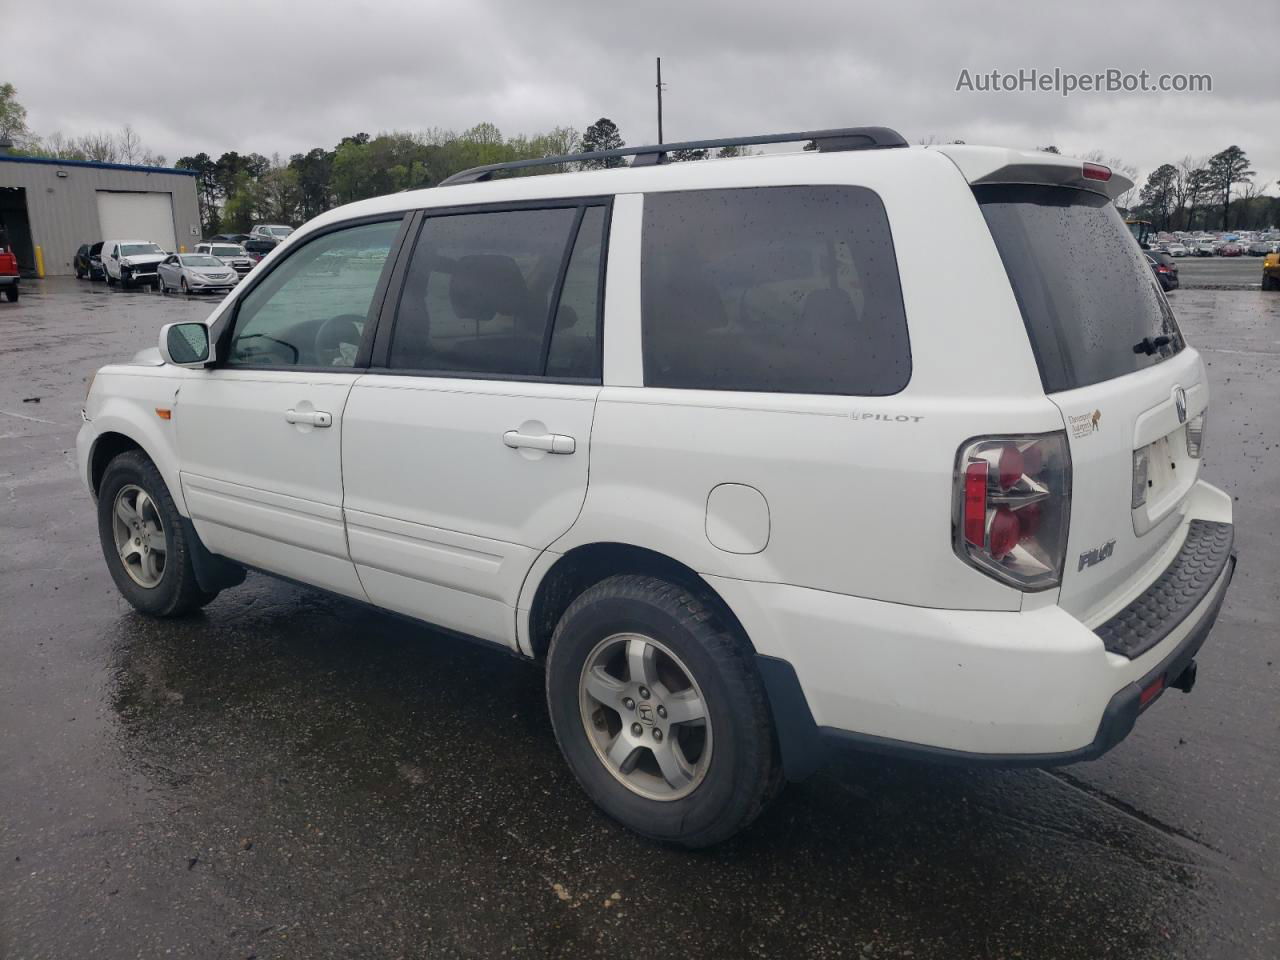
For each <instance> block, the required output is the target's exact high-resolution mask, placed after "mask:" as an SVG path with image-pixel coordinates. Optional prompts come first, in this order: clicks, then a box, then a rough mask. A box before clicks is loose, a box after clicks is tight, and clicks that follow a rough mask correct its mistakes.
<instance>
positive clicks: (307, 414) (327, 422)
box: [284, 410, 333, 427]
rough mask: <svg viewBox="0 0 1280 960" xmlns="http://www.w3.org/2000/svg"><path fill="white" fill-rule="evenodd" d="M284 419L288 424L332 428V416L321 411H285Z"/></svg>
mask: <svg viewBox="0 0 1280 960" xmlns="http://www.w3.org/2000/svg"><path fill="white" fill-rule="evenodd" d="M284 418H285V421H286V422H288V423H309V424H311V426H313V427H331V426H333V414H332V413H326V412H325V411H323V410H286V411H285V413H284Z"/></svg>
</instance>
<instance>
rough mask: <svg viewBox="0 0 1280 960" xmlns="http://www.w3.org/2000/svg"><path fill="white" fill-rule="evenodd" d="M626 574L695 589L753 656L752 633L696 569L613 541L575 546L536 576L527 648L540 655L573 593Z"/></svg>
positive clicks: (529, 610)
mask: <svg viewBox="0 0 1280 960" xmlns="http://www.w3.org/2000/svg"><path fill="white" fill-rule="evenodd" d="M535 569H536V568H535ZM624 573H633V574H634V573H640V574H649V575H651V576H655V577H661V578H662V579H664V580H669V581H671V582H673V583H678V584H681V585H682V586H685V587H687V588H688V589H690V590H695V591H697V592H698V593H699V594H700V595H702V596H703V597H705V598H706V599H707V600H708V601H709V602H710V603H711V604H712V605H713V606H714V607H715V608H716V612H717V613H718V614H720V615H721V616H722V617H723V618H724V619H725V621H726V622H727V623H729V624H730V625H731V626H732V627H733V628H735V629H736V630H737V631H738V634H739V636H741V637H742V638H743V639H744V640H745V642H746V643H747V646H748V647H749V648H750V650H751V652H752V654H753V655H754V653H755V647H754V645H753V644H752V643H751V637H750V635H749V634H748V633H747V631H746V629H745V628H744V627H743V625H742V622H741V620H739V619H738V616H737V614H735V613H734V612H733V609H732V608H731V607H730V606H729V605H728V604H727V603H726V602H725V600H724V598H723V597H721V596H720V594H719V593H718V592H717V591H716V590H715V588H714V587H712V586H711V584H709V583H708V582H707V581H706V580H705V579H704V578H703V577H702V576H701V575H700V574H699V573H698V572H697V571H696V570H694V569H693V568H692V567H690V566H688V565H687V564H684V563H682V562H681V561H679V560H677V559H675V558H674V557H671V556H668V555H667V554H665V553H661V552H659V551H657V550H651V549H649V548H648V547H640V546H636V545H634V544H630V543H617V542H598V543H586V544H581V545H579V546H576V547H574V548H573V549H571V550H569V551H567V552H566V553H564V554H561V555H560V556H559V557H557V558H556V559H555V560H554V562H552V563H551V565H550V567H549V568H548V569H547V570H546V571H545V572H544V573H543V574H542V575H541V576H540V577H539V578H538V579H537V582H536V586H535V587H534V589H533V596H532V599H531V601H530V603H529V608H528V620H527V622H526V624H525V626H526V628H527V629H526V631H525V635H524V639H525V640H526V641H527V643H528V649H527V651H526V652H530V653H531V654H532V655H533V657H534V658H535V659H539V660H540V659H542V658H543V657H544V656H545V655H546V652H547V647H548V646H549V645H550V643H551V635H552V633H554V632H555V628H556V624H558V623H559V622H560V618H561V617H562V616H563V615H564V612H565V610H567V609H568V608H569V604H571V603H572V602H573V600H574V598H575V597H577V596H578V595H579V594H580V593H582V591H583V590H586V589H587V588H588V587H590V586H592V585H593V584H596V583H599V582H600V581H601V580H604V579H607V578H608V577H612V576H616V575H618V574H624Z"/></svg>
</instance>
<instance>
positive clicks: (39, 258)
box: [36, 244, 44, 280]
mask: <svg viewBox="0 0 1280 960" xmlns="http://www.w3.org/2000/svg"><path fill="white" fill-rule="evenodd" d="M36 276H37V277H39V278H40V279H41V280H43V279H44V248H43V247H42V246H40V244H36Z"/></svg>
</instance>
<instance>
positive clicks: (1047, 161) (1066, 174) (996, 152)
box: [933, 144, 1133, 200]
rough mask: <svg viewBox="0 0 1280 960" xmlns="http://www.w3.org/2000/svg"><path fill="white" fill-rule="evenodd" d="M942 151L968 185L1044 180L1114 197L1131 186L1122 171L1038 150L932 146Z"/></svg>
mask: <svg viewBox="0 0 1280 960" xmlns="http://www.w3.org/2000/svg"><path fill="white" fill-rule="evenodd" d="M933 149H935V150H938V151H939V152H940V153H943V154H945V155H946V156H947V157H948V159H950V160H951V162H952V163H954V164H955V165H956V166H957V167H958V168H959V169H960V172H961V173H962V174H964V178H965V179H966V180H968V181H969V182H970V183H971V184H975V185H976V184H980V183H1044V184H1053V185H1054V186H1063V187H1074V188H1076V189H1078V190H1090V191H1092V192H1093V193H1100V194H1102V195H1103V196H1104V197H1108V198H1109V199H1111V200H1115V199H1117V198H1118V197H1121V196H1123V195H1124V194H1125V193H1126V192H1127V191H1129V190H1131V189H1132V188H1133V181H1132V180H1130V179H1129V178H1128V177H1126V176H1125V175H1124V174H1123V173H1116V172H1115V171H1113V170H1112V169H1110V168H1109V167H1106V166H1104V165H1102V164H1100V163H1092V162H1090V161H1087V160H1076V159H1073V158H1071V157H1064V156H1062V155H1061V154H1057V153H1043V152H1041V151H1038V150H1006V149H1003V148H1000V147H971V146H968V145H965V144H946V145H945V146H940V147H934V148H933Z"/></svg>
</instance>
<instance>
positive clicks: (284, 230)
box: [267, 227, 293, 237]
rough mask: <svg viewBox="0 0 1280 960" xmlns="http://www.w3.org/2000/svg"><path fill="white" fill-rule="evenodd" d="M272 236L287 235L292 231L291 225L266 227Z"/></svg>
mask: <svg viewBox="0 0 1280 960" xmlns="http://www.w3.org/2000/svg"><path fill="white" fill-rule="evenodd" d="M267 229H268V230H269V231H270V232H271V235H272V236H273V237H287V236H288V235H289V234H291V233H293V227H268V228H267Z"/></svg>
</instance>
